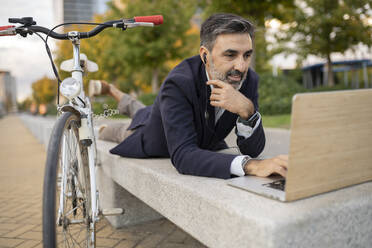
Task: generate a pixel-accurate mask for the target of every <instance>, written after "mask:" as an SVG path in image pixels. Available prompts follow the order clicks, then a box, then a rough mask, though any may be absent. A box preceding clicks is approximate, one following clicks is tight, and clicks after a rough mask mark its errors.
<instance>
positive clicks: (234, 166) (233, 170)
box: [230, 155, 249, 177]
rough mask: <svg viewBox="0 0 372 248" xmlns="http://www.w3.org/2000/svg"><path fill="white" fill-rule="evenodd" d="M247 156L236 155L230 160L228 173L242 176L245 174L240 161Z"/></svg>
mask: <svg viewBox="0 0 372 248" xmlns="http://www.w3.org/2000/svg"><path fill="white" fill-rule="evenodd" d="M246 157H249V156H246V155H244V156H243V155H242V156H236V157H235V158H234V159H233V161H232V162H231V166H230V174H232V175H235V176H239V177H242V176H244V175H245V173H244V170H243V167H242V161H243V159H244V158H246Z"/></svg>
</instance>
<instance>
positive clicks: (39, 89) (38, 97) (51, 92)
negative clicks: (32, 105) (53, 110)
mask: <svg viewBox="0 0 372 248" xmlns="http://www.w3.org/2000/svg"><path fill="white" fill-rule="evenodd" d="M56 95H57V81H56V80H52V79H50V78H48V77H46V76H44V77H43V78H41V79H39V80H37V81H36V82H34V83H33V84H32V97H33V99H34V100H35V102H36V103H37V104H47V103H51V102H52V101H53V100H54V99H55V97H56Z"/></svg>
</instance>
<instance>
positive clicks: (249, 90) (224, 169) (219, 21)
mask: <svg viewBox="0 0 372 248" xmlns="http://www.w3.org/2000/svg"><path fill="white" fill-rule="evenodd" d="M252 38H253V26H252V25H251V24H250V23H249V22H248V21H247V20H245V19H244V18H242V17H239V16H236V15H233V14H215V15H212V16H211V17H209V18H208V19H207V20H206V21H205V22H204V23H203V24H202V26H201V31H200V39H201V44H200V50H199V56H194V57H191V58H189V59H186V60H184V61H183V62H181V63H180V64H179V65H178V66H176V67H175V68H174V69H173V70H172V71H171V72H170V73H169V75H168V77H167V78H166V79H165V81H164V83H163V84H162V86H161V89H160V92H159V94H158V96H157V98H156V100H155V102H154V104H153V105H152V106H149V107H144V106H143V105H142V104H141V103H139V102H137V101H135V100H133V99H132V98H131V97H130V96H128V95H127V94H124V93H122V92H120V91H119V90H118V89H116V88H115V87H114V86H112V85H108V84H107V83H105V82H102V83H101V84H96V86H92V89H93V92H97V88H98V92H102V91H103V93H105V92H106V93H109V94H111V95H112V96H114V97H115V98H116V99H117V100H118V101H119V105H118V108H119V111H120V112H121V113H127V114H129V115H130V116H131V117H132V118H133V120H132V122H131V124H130V125H129V127H126V126H121V127H120V126H112V127H107V128H105V129H103V130H102V132H101V134H100V137H101V138H102V139H107V140H115V139H116V138H115V137H118V136H119V137H120V138H121V140H119V142H121V143H120V144H119V145H117V146H116V147H114V148H113V149H111V150H110V152H111V153H113V154H117V155H120V156H125V157H136V158H147V157H170V158H171V161H172V163H173V165H174V166H175V167H176V169H177V170H178V171H179V172H180V173H182V174H189V175H197V176H207V177H217V178H224V179H227V178H230V177H231V175H235V176H244V175H247V174H251V175H257V176H264V177H265V176H269V175H271V174H273V173H276V174H280V175H282V176H286V171H287V164H288V157H287V156H285V155H280V156H277V157H275V158H272V159H267V160H257V159H252V158H251V157H257V156H258V155H259V154H260V153H261V152H262V150H263V149H264V146H265V134H264V130H263V127H262V121H261V116H260V114H259V112H258V76H257V75H256V73H255V72H254V71H253V70H252V69H250V68H249V64H250V60H251V55H252V52H253V49H252ZM100 88H102V90H100ZM94 89H96V90H94ZM234 127H236V129H235V133H236V135H237V145H238V147H239V149H240V152H241V153H242V154H244V155H232V154H225V153H219V152H217V151H219V150H221V149H225V148H227V145H226V143H225V142H224V139H225V138H226V136H227V135H228V134H229V133H230V132H231V130H232V129H233V128H234ZM123 128H125V130H123ZM116 141H118V140H116Z"/></svg>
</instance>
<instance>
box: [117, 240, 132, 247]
mask: <svg viewBox="0 0 372 248" xmlns="http://www.w3.org/2000/svg"><path fill="white" fill-rule="evenodd" d="M135 246H136V242H135V241H133V240H122V241H120V243H119V244H117V245H116V246H115V248H133V247H135Z"/></svg>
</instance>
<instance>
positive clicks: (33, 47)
mask: <svg viewBox="0 0 372 248" xmlns="http://www.w3.org/2000/svg"><path fill="white" fill-rule="evenodd" d="M0 3H1V6H6V7H5V8H4V7H3V8H0V26H5V25H12V24H9V22H8V18H9V17H18V18H19V17H25V16H31V17H33V18H34V20H35V21H36V22H37V24H38V25H40V26H45V27H52V26H53V25H54V20H53V1H52V0H37V1H25V0H0ZM51 45H52V46H53V44H51ZM0 70H5V71H10V72H11V74H12V76H13V77H15V78H16V84H17V99H18V100H23V99H24V98H25V97H27V96H28V95H30V94H31V83H32V82H33V81H35V80H37V79H39V78H41V77H43V76H44V75H47V76H50V77H51V76H52V75H53V71H52V68H51V66H50V62H49V61H48V55H47V53H46V51H45V46H44V42H43V41H42V40H41V39H40V38H39V37H38V36H36V35H32V36H28V37H27V38H24V37H21V36H19V35H17V36H1V37H0Z"/></svg>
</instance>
